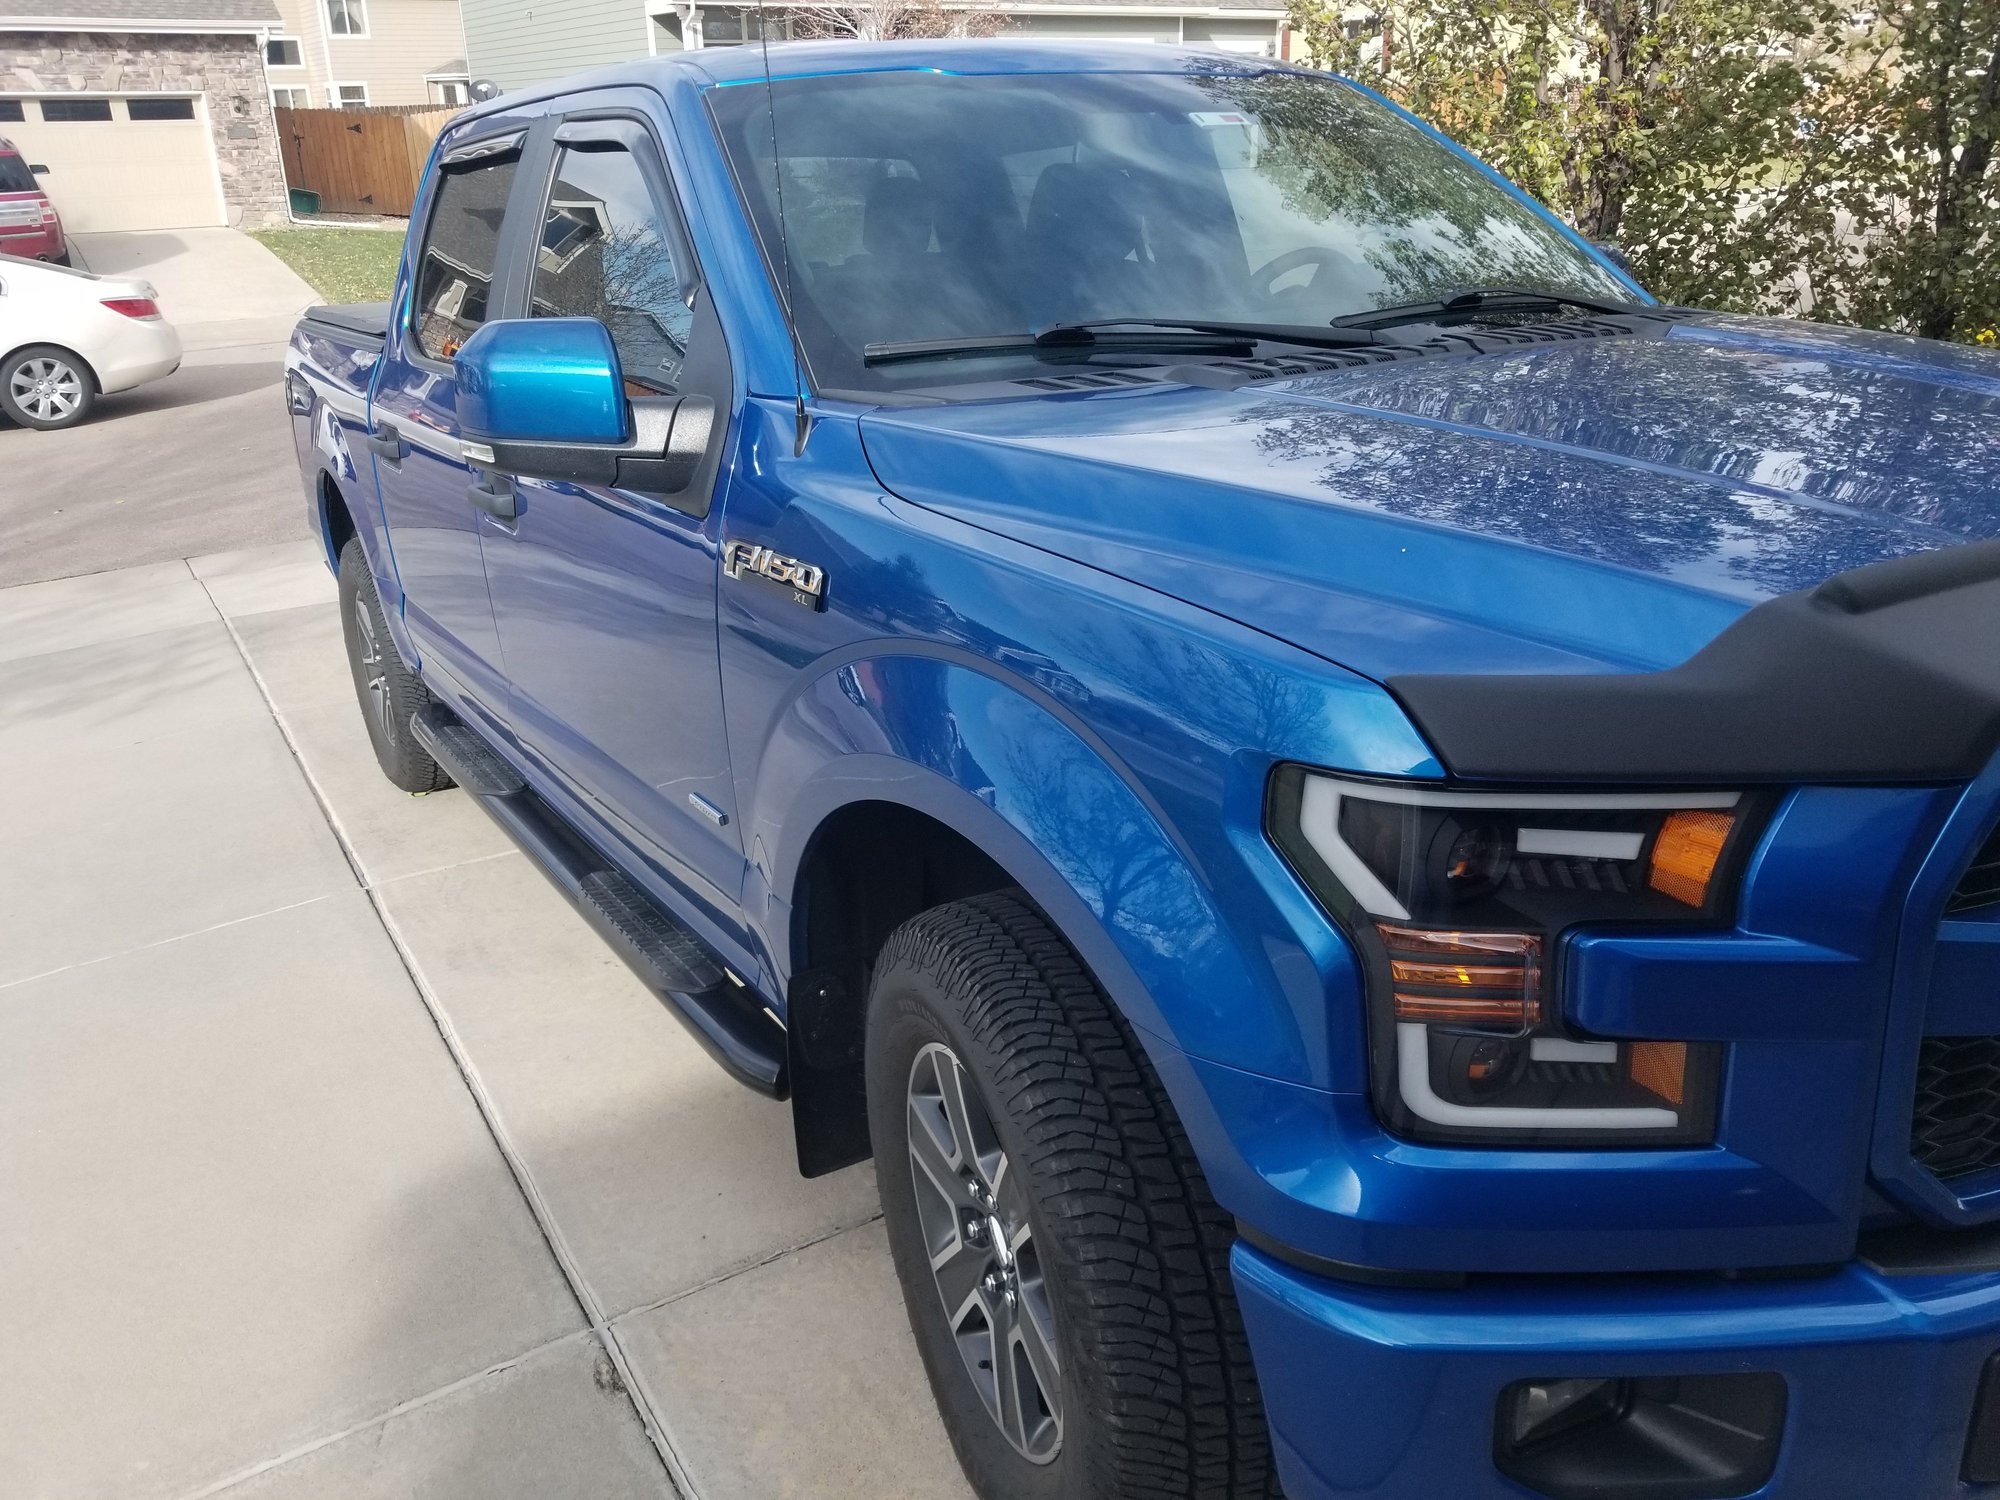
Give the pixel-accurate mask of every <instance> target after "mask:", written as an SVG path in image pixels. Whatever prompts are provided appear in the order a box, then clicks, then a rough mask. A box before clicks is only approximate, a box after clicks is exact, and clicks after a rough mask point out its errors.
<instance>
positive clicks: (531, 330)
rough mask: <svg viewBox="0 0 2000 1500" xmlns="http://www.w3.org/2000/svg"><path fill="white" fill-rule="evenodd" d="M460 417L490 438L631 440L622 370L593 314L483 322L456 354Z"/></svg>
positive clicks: (470, 432)
mask: <svg viewBox="0 0 2000 1500" xmlns="http://www.w3.org/2000/svg"><path fill="white" fill-rule="evenodd" d="M452 367H453V369H454V371H455V372H456V373H457V376H458V423H459V430H460V431H461V432H462V433H463V434H464V436H466V437H468V438H471V439H474V440H475V441H485V442H534V443H593V444H594V443H605V444H617V443H623V442H625V441H626V440H627V438H628V436H629V433H628V431H627V418H626V400H625V376H624V372H623V370H622V369H621V368H620V367H619V364H618V350H617V348H616V347H615V346H614V345H613V344H612V342H611V331H610V330H609V329H607V328H606V327H605V326H604V325H603V324H602V323H600V322H599V321H598V320H597V319H595V318H504V319H501V320H500V321H499V322H495V323H486V324H483V325H481V326H480V327H479V328H478V329H477V330H476V331H475V332H474V333H473V335H472V337H471V338H469V339H467V340H466V341H465V345H464V347H463V348H461V349H460V350H459V351H458V354H457V356H456V357H455V358H454V359H453V360H452Z"/></svg>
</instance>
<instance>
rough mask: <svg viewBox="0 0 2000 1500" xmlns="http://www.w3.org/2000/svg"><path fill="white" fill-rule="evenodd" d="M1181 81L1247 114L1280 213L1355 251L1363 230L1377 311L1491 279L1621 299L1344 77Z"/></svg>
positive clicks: (1485, 184) (1565, 248)
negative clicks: (1255, 122) (1595, 290)
mask: <svg viewBox="0 0 2000 1500" xmlns="http://www.w3.org/2000/svg"><path fill="white" fill-rule="evenodd" d="M1204 66H1205V64H1204ZM1189 76H1190V81H1191V82H1193V83H1194V84H1195V85H1196V86H1197V87H1198V88H1200V89H1201V90H1202V91H1203V92H1204V93H1206V94H1208V95H1209V96H1210V97H1211V98H1212V99H1213V100H1214V101H1215V103H1216V107H1217V108H1218V109H1241V110H1247V111H1251V112H1253V113H1255V114H1256V115H1257V117H1258V119H1259V121H1260V122H1261V126H1262V149H1261V150H1260V152H1259V154H1258V159H1257V165H1256V169H1255V170H1256V171H1257V173H1258V174H1259V175H1260V176H1262V177H1263V178H1264V179H1265V180H1266V181H1268V182H1269V183H1271V184H1272V185H1273V186H1274V187H1276V188H1277V189H1278V190H1279V191H1280V192H1281V193H1282V195H1283V198H1284V202H1285V206H1286V207H1287V208H1289V209H1291V210H1292V211H1293V212H1294V213H1297V214H1299V215H1300V216H1301V217H1303V218H1306V219H1309V220H1312V221H1314V222H1317V223H1322V224H1325V225H1326V226H1327V229H1328V240H1329V242H1330V243H1332V244H1334V245H1335V246H1336V248H1341V249H1351V248H1354V241H1355V239H1356V238H1357V236H1356V232H1355V231H1356V229H1357V227H1359V226H1366V227H1367V228H1368V230H1370V231H1371V233H1370V235H1369V238H1370V239H1372V240H1377V241H1378V243H1373V244H1370V245H1368V246H1367V247H1366V258H1367V260H1368V262H1369V263H1370V264H1371V265H1373V266H1374V267H1375V269H1376V270H1377V271H1379V272H1380V273H1381V275H1382V277H1383V278H1384V285H1383V287H1382V289H1381V291H1380V292H1379V293H1378V296H1377V305H1378V306H1387V305H1390V304H1392V303H1398V302H1408V301H1415V300H1418V299H1421V298H1427V297H1433V296H1436V295H1438V294H1440V293H1442V292H1445V291H1449V290H1453V289H1457V288H1462V287H1466V286H1477V285H1490V284H1494V283H1507V284H1512V285H1527V286H1546V287H1553V288H1567V289H1574V288H1576V287H1578V286H1580V285H1583V286H1587V285H1591V284H1592V283H1593V282H1596V281H1598V280H1600V279H1601V286H1600V288H1599V289H1600V291H1601V292H1602V293H1603V294H1604V295H1607V296H1619V295H1622V294H1623V289H1622V288H1620V287H1619V286H1618V285H1617V284H1616V283H1615V282H1614V281H1612V280H1611V279H1610V278H1609V277H1608V276H1602V275H1601V273H1599V272H1597V270H1596V268H1595V267H1593V266H1592V265H1590V264H1589V263H1588V262H1587V261H1585V259H1584V258H1583V257H1582V256H1581V255H1580V254H1579V253H1578V252H1576V251H1575V250H1574V249H1573V248H1571V247H1570V246H1569V245H1568V243H1567V242H1565V241H1564V240H1562V239H1561V238H1559V237H1558V235H1557V233H1556V231H1555V230H1553V229H1552V228H1550V227H1549V225H1548V224H1547V223H1546V222H1545V221H1544V220H1542V219H1541V218H1540V217H1539V216H1538V215H1537V214H1536V213H1534V211H1533V210H1531V209H1530V208H1529V207H1528V206H1527V205H1525V204H1523V203H1521V202H1519V201H1518V200H1516V199H1515V198H1513V197H1512V196H1511V195H1510V194H1509V193H1507V192H1506V191H1505V190H1504V189H1502V188H1500V187H1499V186H1497V185H1496V184H1494V183H1493V182H1492V181H1491V180H1490V179H1488V178H1487V177H1486V176H1485V175H1484V174H1483V173H1481V172H1480V171H1478V169H1477V168H1475V167H1473V166H1472V165H1471V164H1469V163H1467V162H1466V161H1464V160H1463V159H1462V158H1460V157H1459V156H1458V155H1457V154H1456V153H1454V152H1453V151H1451V150H1449V149H1447V148H1446V147H1444V146H1442V145H1440V144H1438V143H1437V142H1436V141H1435V140H1433V139H1431V138H1430V137H1428V136H1426V135H1425V134H1424V133H1423V132H1422V131H1420V130H1418V129H1416V128H1415V127H1413V126H1412V125H1411V124H1410V123H1409V122H1408V121H1407V120H1404V119H1401V118H1399V117H1398V116H1396V115H1394V114H1392V113H1391V112H1390V111H1389V110H1387V109H1385V108H1384V107H1383V106H1381V105H1380V104H1377V103H1376V102H1375V101H1373V100H1372V99H1369V98H1367V97H1366V96H1365V95H1363V94H1361V93H1359V92H1357V91H1356V90H1354V89H1352V88H1349V87H1348V86H1346V85H1345V84H1341V83H1338V82H1334V81H1332V80H1321V79H1310V78H1298V77H1287V76H1276V77H1260V78H1250V79H1246V78H1236V77H1228V76H1217V75H1215V74H1213V73H1207V74H1204V73H1196V72H1191V73H1190V75H1189Z"/></svg>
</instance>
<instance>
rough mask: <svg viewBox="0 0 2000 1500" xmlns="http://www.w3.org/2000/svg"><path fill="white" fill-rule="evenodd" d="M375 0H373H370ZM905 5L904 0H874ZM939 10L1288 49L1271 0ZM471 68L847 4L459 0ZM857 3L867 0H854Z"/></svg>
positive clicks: (822, 23)
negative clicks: (974, 11) (759, 5)
mask: <svg viewBox="0 0 2000 1500" xmlns="http://www.w3.org/2000/svg"><path fill="white" fill-rule="evenodd" d="M378 3H379V0H378ZM882 3H884V4H896V5H898V6H899V8H908V5H909V3H910V0H882ZM932 3H937V4H940V5H941V8H942V9H944V10H945V11H946V12H949V11H952V10H970V9H975V8H976V9H977V10H978V11H980V12H981V13H982V20H985V19H988V18H990V19H991V20H993V21H997V22H998V23H999V24H1000V25H1001V26H1002V27H1003V28H1004V32H1005V34H1006V35H1009V36H1032V37H1067V38H1070V39H1073V40H1075V41H1078V42H1101V41H1121V42H1133V41H1139V42H1166V43H1170V44H1172V45H1175V46H1187V47H1206V48H1213V49H1216V50H1219V51H1224V52H1236V53H1242V54H1245V55H1248V56H1254V57H1285V56H1288V55H1289V52H1288V47H1289V42H1290V29H1289V27H1288V25H1287V24H1286V11H1285V7H1284V5H1283V4H1282V3H1281V0H1178V3H1177V0H991V3H988V0H932ZM463 8H464V13H465V37H466V44H467V47H468V53H467V55H468V57H469V58H470V60H471V65H472V72H473V76H474V77H477V78H490V79H491V80H493V81H494V82H495V83H497V84H499V85H500V86H501V87H502V88H503V89H514V88H523V87H526V86H527V85H529V84H533V83H539V82H542V81H544V80H546V79H550V78H560V77H561V76H563V75H564V74H565V73H573V72H576V71H578V70H579V69H582V68H591V67H596V66H598V65H599V64H601V63H612V62H624V61H629V60H630V59H632V58H636V57H647V56H652V55H657V54H659V53H663V52H678V51H681V50H683V49H687V48H694V47H728V46H738V45H741V44H742V43H744V42H747V41H755V40H757V38H758V30H757V26H758V17H759V15H760V14H763V15H764V16H765V17H766V21H767V23H768V24H769V26H770V33H771V39H772V40H773V41H776V40H778V39H779V38H781V37H790V36H809V35H813V36H817V35H826V34H828V33H829V32H830V31H833V30H837V29H838V27H837V26H831V27H830V26H828V25H827V24H826V23H827V21H828V19H829V18H831V17H833V16H841V15H844V16H849V17H851V16H852V15H853V14H854V12H855V7H854V6H852V5H849V6H840V5H833V4H826V5H801V4H798V3H797V0H792V3H789V4H780V3H776V0H774V3H772V4H771V5H770V6H769V7H768V8H767V10H766V11H764V12H761V13H760V12H759V10H758V8H757V7H756V6H755V5H747V6H746V5H742V4H725V5H711V4H701V3H691V0H562V3H560V4H558V3H556V0H463ZM863 8H865V6H864V7H863Z"/></svg>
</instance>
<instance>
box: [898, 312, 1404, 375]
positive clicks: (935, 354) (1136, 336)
mask: <svg viewBox="0 0 2000 1500" xmlns="http://www.w3.org/2000/svg"><path fill="white" fill-rule="evenodd" d="M1381 342H1382V339H1381V338H1380V337H1379V336H1378V335H1376V334H1375V333H1373V332H1370V331H1369V330H1367V329H1362V328H1315V327H1312V326H1310V325H1303V326H1302V325H1300V324H1296V323H1236V322H1230V321H1227V320H1214V321H1211V320H1209V319H1206V318H1092V319H1090V320H1089V321H1087V322H1076V323H1051V324H1049V325H1048V326H1047V327H1045V328H1038V329H1035V330H1034V331H1033V332H1031V333H999V334H993V335H991V336H989V337H985V338H970V339H908V340H904V341H901V342H896V343H886V344H870V345H868V346H867V347H866V348H864V349H863V350H862V351H861V358H862V360H863V362H864V363H867V364H871V365H880V364H889V363H892V362H895V361H898V360H913V359H951V358H954V357H962V356H967V355H978V354H1006V353H1009V352H1016V351H1018V352H1020V353H1043V352H1049V351H1075V350H1079V349H1083V350H1098V351H1108V350H1147V349H1163V350H1169V351H1180V352H1184V353H1190V354H1229V355H1236V356H1238V357H1243V356H1247V355H1250V354H1254V353H1255V352H1256V350H1255V348H1254V345H1256V344H1292V345H1296V346H1298V347H1300V348H1306V349H1357V348H1362V347H1365V346H1367V345H1370V344H1379V343H1381Z"/></svg>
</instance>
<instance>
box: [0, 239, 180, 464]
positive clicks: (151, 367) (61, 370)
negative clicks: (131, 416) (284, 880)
mask: <svg viewBox="0 0 2000 1500" xmlns="http://www.w3.org/2000/svg"><path fill="white" fill-rule="evenodd" d="M156 297H157V294H156V293H155V292H154V290H153V288H152V285H151V283H149V282H144V281H135V280H133V279H131V278H129V277H116V276H93V275H91V274H90V273H89V272H88V271H73V270H70V269H69V268H68V267H66V266H52V265H46V264H44V263H43V262H41V261H34V260H20V259H18V258H16V257H14V256H11V255H0V413H5V414H6V415H7V416H8V417H11V418H12V419H13V420H14V421H16V422H18V423H20V424H21V425H22V426H23V427H39V428H44V429H50V428H56V427H68V426H69V425H70V424H71V423H74V422H80V421H82V420H83V419H84V417H85V416H87V415H88V414H89V412H90V408H91V407H92V405H94V404H95V403H96V401H97V398H98V397H99V396H104V395H109V394H110V393H111V392H113V391H126V390H130V389H131V388H132V387H133V386H135V385H144V384H145V383H146V382H147V381H149V380H158V379H159V378H160V377H161V376H163V375H171V374H173V372H174V371H175V370H177V369H179V368H180V363H181V340H180V335H179V334H177V333H175V332H174V327H173V324H171V323H169V322H167V321H166V319H164V318H163V317H161V316H160V306H159V303H158V301H157V300H156Z"/></svg>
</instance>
